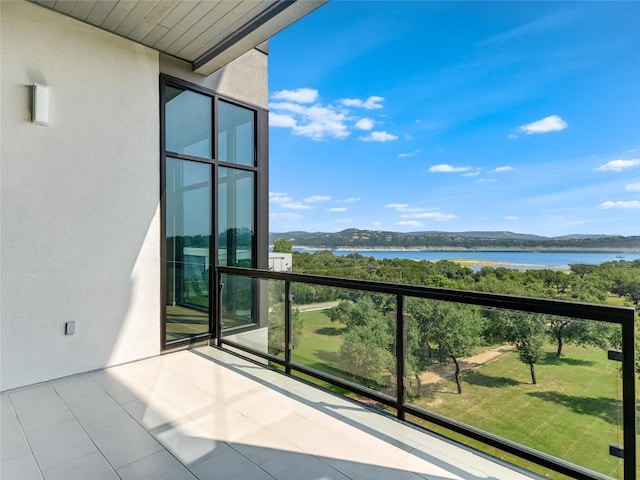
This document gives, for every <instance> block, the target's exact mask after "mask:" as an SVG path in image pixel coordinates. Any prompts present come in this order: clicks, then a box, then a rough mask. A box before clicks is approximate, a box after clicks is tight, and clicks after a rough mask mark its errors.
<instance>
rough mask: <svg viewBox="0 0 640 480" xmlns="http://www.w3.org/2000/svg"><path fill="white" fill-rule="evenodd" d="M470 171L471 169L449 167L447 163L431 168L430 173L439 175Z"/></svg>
mask: <svg viewBox="0 0 640 480" xmlns="http://www.w3.org/2000/svg"><path fill="white" fill-rule="evenodd" d="M469 170H471V167H454V166H453V165H447V164H446V163H441V164H440V165H433V166H431V167H429V171H430V172H438V173H456V172H468V171H469Z"/></svg>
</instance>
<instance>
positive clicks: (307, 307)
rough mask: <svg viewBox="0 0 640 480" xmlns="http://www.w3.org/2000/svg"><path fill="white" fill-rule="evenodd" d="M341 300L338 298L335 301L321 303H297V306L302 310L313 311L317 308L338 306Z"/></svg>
mask: <svg viewBox="0 0 640 480" xmlns="http://www.w3.org/2000/svg"><path fill="white" fill-rule="evenodd" d="M339 303H340V302H339V301H338V300H336V301H334V302H320V303H307V304H305V305H295V308H297V309H298V310H300V311H301V312H313V311H315V310H326V309H328V308H333V307H337V306H338V304H339Z"/></svg>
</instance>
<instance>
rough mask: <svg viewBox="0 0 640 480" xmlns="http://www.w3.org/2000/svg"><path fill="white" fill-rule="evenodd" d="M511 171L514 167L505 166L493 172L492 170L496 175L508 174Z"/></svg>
mask: <svg viewBox="0 0 640 480" xmlns="http://www.w3.org/2000/svg"><path fill="white" fill-rule="evenodd" d="M510 170H513V167H510V166H508V165H505V166H504V167H498V168H494V169H493V170H491V171H492V172H495V173H500V172H508V171H510Z"/></svg>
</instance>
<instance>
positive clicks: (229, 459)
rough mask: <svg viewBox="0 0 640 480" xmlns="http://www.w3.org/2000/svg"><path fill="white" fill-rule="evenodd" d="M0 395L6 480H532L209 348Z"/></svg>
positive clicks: (339, 398)
mask: <svg viewBox="0 0 640 480" xmlns="http://www.w3.org/2000/svg"><path fill="white" fill-rule="evenodd" d="M0 398H1V400H2V433H3V435H2V451H1V457H2V465H1V469H0V472H1V476H2V478H3V479H14V478H20V479H30V478H34V479H42V478H45V479H64V480H70V479H83V480H86V479H92V480H94V479H96V480H97V479H118V478H120V479H136V478H140V479H149V478H153V479H154V480H162V479H167V480H181V479H195V478H198V479H200V480H205V479H216V478H220V479H234V478H237V479H243V480H244V479H265V480H266V479H272V480H273V479H274V478H275V479H278V480H285V479H317V480H319V479H332V480H340V479H345V480H346V479H376V478H380V479H406V480H409V479H415V480H419V479H425V478H428V479H431V480H433V479H438V480H454V479H474V480H476V479H477V480H480V479H488V478H493V479H498V478H499V479H510V480H520V479H533V478H538V477H537V476H536V475H533V474H529V473H527V472H525V471H523V470H521V469H518V468H516V467H513V466H510V465H508V464H506V463H504V462H501V461H499V460H496V459H495V458H491V457H489V456H488V455H483V454H481V453H478V452H477V451H473V450H472V449H469V448H466V447H463V446H460V445H458V444H456V443H454V442H451V441H448V440H446V439H443V438H441V437H439V436H437V435H434V434H428V433H425V432H423V431H421V430H418V429H416V428H413V427H411V426H409V425H407V424H404V423H401V422H399V421H397V420H395V419H393V418H392V417H389V416H383V415H379V414H378V413H375V412H373V411H372V410H370V409H369V408H367V407H366V406H364V405H363V404H361V403H358V402H354V401H353V400H350V399H347V398H344V397H342V396H338V395H336V394H333V393H331V392H328V391H326V390H323V389H320V388H318V387H316V386H312V385H309V384H308V383H304V382H300V381H298V380H296V379H293V378H290V377H287V376H285V375H282V374H281V373H278V372H274V371H273V370H270V369H267V368H263V367H261V366H257V365H256V364H255V363H252V362H249V361H246V360H243V359H240V358H238V357H237V356H235V355H231V354H229V353H225V352H223V351H221V350H219V349H216V348H212V347H199V348H195V349H193V350H188V351H181V352H176V353H170V354H167V355H163V356H160V357H154V358H149V359H146V360H142V361H138V362H134V363H129V364H126V365H121V366H118V367H113V368H109V369H106V370H100V371H94V372H91V373H87V374H80V375H74V376H71V377H66V378H63V379H59V380H55V381H50V382H45V383H40V384H37V385H33V386H29V387H24V388H20V389H16V390H11V391H8V392H3V393H2V395H1V397H0Z"/></svg>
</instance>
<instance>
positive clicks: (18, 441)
mask: <svg viewBox="0 0 640 480" xmlns="http://www.w3.org/2000/svg"><path fill="white" fill-rule="evenodd" d="M30 453H31V449H30V448H29V444H28V443H27V439H26V437H25V436H24V432H23V431H22V428H21V427H20V424H19V423H18V422H17V421H15V422H7V423H5V424H4V425H2V430H1V431H0V461H1V462H6V461H8V460H12V459H14V458H17V457H22V456H24V455H26V454H30Z"/></svg>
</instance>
